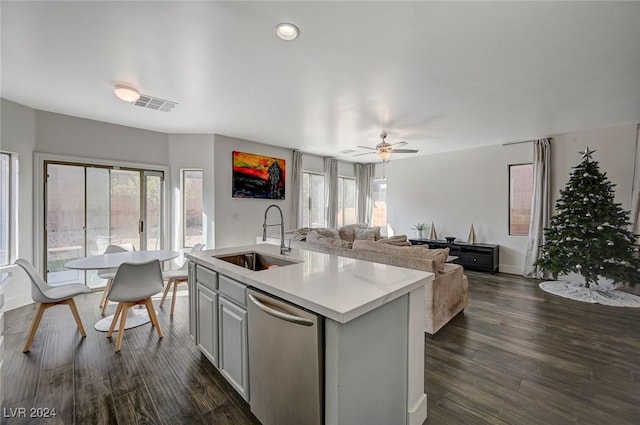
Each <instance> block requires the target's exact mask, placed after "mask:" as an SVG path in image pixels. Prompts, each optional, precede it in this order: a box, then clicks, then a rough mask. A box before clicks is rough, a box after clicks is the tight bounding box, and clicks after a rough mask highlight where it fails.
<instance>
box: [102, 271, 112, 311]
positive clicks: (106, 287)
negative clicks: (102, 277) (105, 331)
mask: <svg viewBox="0 0 640 425" xmlns="http://www.w3.org/2000/svg"><path fill="white" fill-rule="evenodd" d="M112 283H113V279H107V284H106V285H105V286H104V291H102V298H100V308H102V307H104V304H105V303H106V302H107V294H109V290H110V289H111V284H112ZM103 315H104V314H103Z"/></svg>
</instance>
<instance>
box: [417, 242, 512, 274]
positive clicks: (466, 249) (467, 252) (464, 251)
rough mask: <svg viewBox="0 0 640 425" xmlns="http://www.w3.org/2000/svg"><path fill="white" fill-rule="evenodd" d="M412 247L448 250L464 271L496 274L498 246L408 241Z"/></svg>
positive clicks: (498, 259)
mask: <svg viewBox="0 0 640 425" xmlns="http://www.w3.org/2000/svg"><path fill="white" fill-rule="evenodd" d="M409 241H410V242H411V244H413V245H428V246H429V248H431V249H437V248H449V255H453V256H456V257H458V261H457V263H458V264H460V265H461V266H462V267H464V268H465V269H469V270H481V271H486V272H491V273H495V272H498V271H499V270H498V267H499V264H500V246H499V245H492V244H486V243H466V242H447V241H434V240H430V239H409Z"/></svg>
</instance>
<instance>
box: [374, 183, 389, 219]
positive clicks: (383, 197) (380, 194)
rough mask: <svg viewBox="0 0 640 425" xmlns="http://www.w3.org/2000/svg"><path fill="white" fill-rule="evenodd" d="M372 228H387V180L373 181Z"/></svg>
mask: <svg viewBox="0 0 640 425" xmlns="http://www.w3.org/2000/svg"><path fill="white" fill-rule="evenodd" d="M372 225H373V226H380V228H382V229H386V228H387V179H385V178H381V179H373V223H372Z"/></svg>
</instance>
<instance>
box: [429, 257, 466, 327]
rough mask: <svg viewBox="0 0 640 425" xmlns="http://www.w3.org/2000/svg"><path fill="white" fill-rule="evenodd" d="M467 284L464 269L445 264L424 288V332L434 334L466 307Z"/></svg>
mask: <svg viewBox="0 0 640 425" xmlns="http://www.w3.org/2000/svg"><path fill="white" fill-rule="evenodd" d="M468 290H469V283H468V279H467V276H465V275H464V269H463V268H462V266H459V265H457V264H445V268H444V272H443V273H438V274H436V276H435V279H434V280H432V281H431V282H429V283H427V286H426V288H425V303H426V306H425V307H426V310H425V332H427V333H429V334H432V335H433V334H435V333H436V332H437V331H438V330H439V329H440V328H441V327H442V326H444V325H445V324H446V323H447V322H448V321H449V320H451V319H452V318H453V317H454V316H455V315H457V314H458V313H460V312H461V311H462V310H464V309H465V307H466V306H467V303H468V300H467V293H468Z"/></svg>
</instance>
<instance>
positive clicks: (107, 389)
mask: <svg viewBox="0 0 640 425" xmlns="http://www.w3.org/2000/svg"><path fill="white" fill-rule="evenodd" d="M467 275H468V276H469V286H470V288H469V306H468V307H467V309H466V310H465V312H464V314H461V315H458V316H457V317H456V318H455V319H454V320H453V321H452V322H450V323H449V324H448V325H446V326H445V327H444V328H443V329H442V330H441V331H440V332H438V334H437V335H436V336H435V337H433V338H429V337H427V338H426V339H425V343H426V347H425V366H426V370H425V388H426V392H427V395H428V415H429V416H428V418H427V421H426V422H425V423H426V424H427V425H441V424H442V425H449V424H456V425H466V424H514V425H521V424H522V425H529V424H531V425H540V424H588V425H590V424H602V425H609V424H615V425H625V424H629V425H631V424H634V425H637V424H639V423H640V309H624V308H615V307H605V306H600V305H590V304H585V303H579V302H575V301H571V300H566V299H563V298H559V297H556V296H553V295H550V294H546V293H544V292H542V291H541V290H540V289H539V288H538V286H537V282H535V281H531V280H527V279H523V278H520V277H517V276H511V275H504V274H501V275H490V274H484V273H474V272H467ZM99 298H100V295H99V294H97V293H95V294H87V295H82V296H79V297H77V298H76V300H77V302H78V308H79V309H80V314H81V316H82V319H83V322H84V324H85V328H86V329H87V333H88V336H87V338H86V339H84V340H82V339H80V337H79V335H78V333H77V331H76V328H75V325H74V322H73V318H72V316H71V313H70V312H69V310H68V309H67V308H65V307H56V308H53V309H49V310H48V311H47V312H46V313H45V316H44V318H43V320H42V323H41V325H40V330H39V331H38V334H37V336H36V339H35V341H34V343H33V346H32V348H31V352H30V353H29V354H23V353H22V351H21V350H22V346H23V344H24V339H25V338H26V333H27V331H28V327H29V324H30V321H31V319H32V317H33V314H34V312H35V309H34V308H33V306H28V307H22V308H19V309H16V310H13V311H10V312H7V313H6V316H5V338H6V340H5V366H4V373H5V375H4V382H5V400H4V403H3V408H4V409H3V415H2V416H3V417H2V420H1V423H3V424H5V423H6V424H23V423H28V424H65V425H68V424H78V425H83V424H120V425H123V424H172V425H174V424H205V423H207V424H221V425H227V424H228V425H242V424H257V423H258V422H257V420H256V419H255V417H253V415H252V414H251V413H250V411H249V407H248V405H247V404H246V403H245V402H244V401H243V400H242V399H241V398H240V397H239V396H238V395H237V394H236V393H235V392H234V391H233V390H232V389H231V387H230V386H229V385H228V384H227V383H226V381H225V380H224V379H223V378H222V377H221V376H220V374H219V373H218V372H217V371H216V370H215V369H214V368H213V366H211V365H210V364H209V362H208V361H207V360H206V359H204V358H203V357H202V356H201V355H200V353H199V352H198V351H197V349H196V348H195V346H194V344H193V342H192V341H191V340H190V339H189V336H188V321H187V314H186V313H187V302H186V301H187V300H186V296H181V297H180V299H179V300H178V304H177V306H176V315H175V317H174V319H173V320H170V319H169V315H168V308H167V309H164V310H162V309H158V311H159V318H160V323H161V325H162V326H163V331H164V333H165V338H164V339H163V340H162V341H161V342H158V337H157V335H156V334H155V333H154V332H152V330H151V327H150V325H144V326H141V327H138V328H135V329H130V330H127V331H126V332H125V338H124V344H123V348H122V352H121V353H120V354H115V353H114V351H113V349H114V343H115V341H110V340H108V339H107V338H106V337H105V333H102V332H97V331H95V330H94V329H93V324H94V323H95V322H96V321H97V320H98V319H99V318H100V315H99V309H98V302H99ZM156 305H157V302H156ZM113 310H114V307H113V306H111V307H110V309H109V311H113ZM114 339H115V338H114ZM18 407H25V408H27V413H29V409H30V408H55V409H56V413H57V416H56V417H54V418H48V419H37V418H15V417H13V418H9V417H7V416H11V412H15V410H10V408H11V409H15V408H18ZM283 425H287V424H283ZM292 425H298V424H292ZM346 425H349V424H346ZM372 425H375V424H372ZM381 425H400V424H381Z"/></svg>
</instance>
